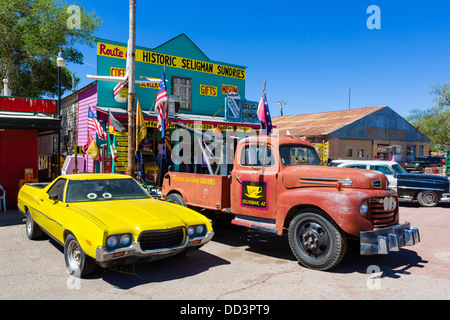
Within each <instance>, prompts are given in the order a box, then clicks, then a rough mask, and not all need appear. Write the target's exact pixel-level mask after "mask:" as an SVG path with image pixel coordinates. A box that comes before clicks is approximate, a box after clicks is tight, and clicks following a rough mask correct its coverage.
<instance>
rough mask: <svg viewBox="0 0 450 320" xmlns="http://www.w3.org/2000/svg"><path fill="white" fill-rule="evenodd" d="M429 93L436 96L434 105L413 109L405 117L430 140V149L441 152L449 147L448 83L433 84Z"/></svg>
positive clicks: (449, 103) (449, 96) (449, 113)
mask: <svg viewBox="0 0 450 320" xmlns="http://www.w3.org/2000/svg"><path fill="white" fill-rule="evenodd" d="M430 94H433V95H435V96H436V97H435V98H434V101H435V102H436V106H434V107H433V108H430V109H426V110H419V109H414V110H412V111H410V113H411V115H410V116H408V117H407V118H406V119H407V120H408V121H409V122H410V123H411V124H412V125H413V126H415V127H416V128H417V129H418V130H419V131H420V132H422V133H423V134H424V135H425V136H427V137H428V138H429V139H430V140H431V142H430V149H431V150H432V151H438V152H440V153H443V152H444V151H445V150H446V149H449V148H450V84H437V85H434V86H433V87H432V91H431V92H430Z"/></svg>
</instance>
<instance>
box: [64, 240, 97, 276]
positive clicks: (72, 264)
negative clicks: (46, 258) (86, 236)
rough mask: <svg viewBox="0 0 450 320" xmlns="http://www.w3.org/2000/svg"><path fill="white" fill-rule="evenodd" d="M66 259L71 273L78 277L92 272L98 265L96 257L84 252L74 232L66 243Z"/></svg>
mask: <svg viewBox="0 0 450 320" xmlns="http://www.w3.org/2000/svg"><path fill="white" fill-rule="evenodd" d="M64 260H65V261H66V267H67V270H68V271H69V273H70V274H71V275H73V276H75V277H77V278H81V277H84V276H86V275H88V274H90V273H92V272H93V271H94V269H95V266H96V264H95V261H94V259H92V258H91V257H89V256H88V255H86V254H85V253H84V251H83V249H82V248H81V246H80V244H79V243H78V241H77V239H76V238H75V237H74V236H73V235H72V234H70V235H68V236H67V239H66V243H65V245H64Z"/></svg>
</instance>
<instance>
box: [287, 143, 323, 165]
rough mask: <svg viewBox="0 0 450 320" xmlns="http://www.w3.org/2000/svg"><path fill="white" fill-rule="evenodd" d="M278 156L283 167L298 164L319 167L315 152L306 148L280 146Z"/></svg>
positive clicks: (292, 145)
mask: <svg viewBox="0 0 450 320" xmlns="http://www.w3.org/2000/svg"><path fill="white" fill-rule="evenodd" d="M280 156H281V162H282V163H283V164H284V165H285V166H293V165H299V164H310V165H316V166H319V165H320V158H319V156H318V155H317V152H316V150H315V149H313V148H311V147H308V146H303V145H297V144H291V145H282V146H280Z"/></svg>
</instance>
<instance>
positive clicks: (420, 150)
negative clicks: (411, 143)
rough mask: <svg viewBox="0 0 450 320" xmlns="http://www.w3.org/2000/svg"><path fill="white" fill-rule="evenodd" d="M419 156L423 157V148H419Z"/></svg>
mask: <svg viewBox="0 0 450 320" xmlns="http://www.w3.org/2000/svg"><path fill="white" fill-rule="evenodd" d="M419 156H423V146H419Z"/></svg>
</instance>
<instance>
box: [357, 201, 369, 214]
mask: <svg viewBox="0 0 450 320" xmlns="http://www.w3.org/2000/svg"><path fill="white" fill-rule="evenodd" d="M359 212H361V215H362V216H363V217H366V215H367V212H369V205H368V204H367V201H366V200H363V202H361V205H360V206H359Z"/></svg>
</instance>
